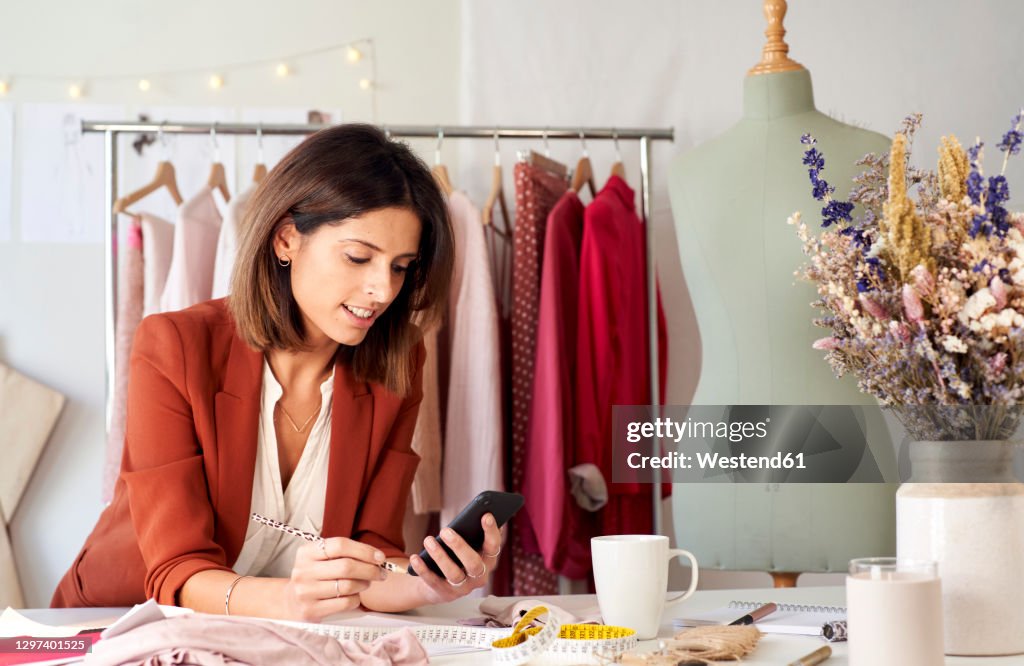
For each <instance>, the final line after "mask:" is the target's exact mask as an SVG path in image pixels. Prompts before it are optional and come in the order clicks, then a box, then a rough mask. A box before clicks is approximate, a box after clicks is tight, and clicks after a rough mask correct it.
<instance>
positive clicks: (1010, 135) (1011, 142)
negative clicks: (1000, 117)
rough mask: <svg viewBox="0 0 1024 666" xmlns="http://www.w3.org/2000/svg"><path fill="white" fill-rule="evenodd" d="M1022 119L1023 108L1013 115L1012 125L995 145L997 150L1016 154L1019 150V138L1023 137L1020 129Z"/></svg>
mask: <svg viewBox="0 0 1024 666" xmlns="http://www.w3.org/2000/svg"><path fill="white" fill-rule="evenodd" d="M1022 120H1024V109H1022V110H1021V112H1020V113H1018V114H1017V115H1016V116H1014V117H1013V121H1012V122H1013V126H1012V127H1011V128H1010V131H1009V132H1007V133H1006V134H1004V135H1003V142H1002V143H1000V144H999V145H998V146H996V147H997V148H999V150H1001V151H1003V152H1004V153H1007V154H1009V155H1016V154H1017V153H1019V152H1020V144H1021V139H1022V138H1024V137H1022V136H1021V131H1020V125H1021V121H1022Z"/></svg>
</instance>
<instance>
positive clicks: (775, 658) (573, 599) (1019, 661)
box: [22, 587, 1024, 666]
mask: <svg viewBox="0 0 1024 666" xmlns="http://www.w3.org/2000/svg"><path fill="white" fill-rule="evenodd" d="M845 596H846V595H845V590H844V588H842V587H797V588H790V589H783V590H772V589H755V590H704V591H700V592H697V593H696V594H694V595H693V597H691V598H690V599H689V600H688V601H687V602H685V603H684V604H683V609H684V612H686V613H694V612H702V611H709V610H714V609H716V608H720V607H722V606H725V605H727V604H728V603H729V602H730V601H732V600H733V599H736V600H740V601H779V602H787V603H798V604H826V605H830V606H842V605H844V604H845ZM541 600H542V601H551V602H552V603H555V604H558V605H560V606H562V607H563V608H565V609H567V610H569V611H572V610H575V609H581V608H585V607H588V606H593V605H595V604H596V603H597V600H596V598H595V597H594V596H593V595H572V596H562V597H543V598H542V599H541ZM479 601H480V600H479V599H460V600H459V601H455V602H452V603H450V604H444V605H440V606H428V607H425V608H422V609H419V610H416V611H412V612H411V613H409V615H412V616H428V617H439V618H451V619H453V620H454V619H458V618H465V617H475V616H478V615H479V614H480V613H479V611H478V605H479ZM125 610H127V609H120V611H114V610H113V609H103V608H88V609H87V608H82V609H68V610H51V609H39V610H25V611H22V612H23V613H24V614H25V615H26V616H28V617H30V618H32V619H34V620H37V621H39V622H43V623H50V624H61V623H72V622H84V621H89V620H103V619H110V618H112V617H117V616H118V615H119V614H120V612H123V611H125ZM677 612H678V611H677ZM1022 630H1024V628H1022ZM674 633H675V630H674V629H673V627H672V618H671V616H668V615H666V616H665V617H664V618H663V624H662V627H661V632H660V636H661V637H671V636H672V635H674ZM823 644H824V643H823V641H822V640H821V639H818V638H811V637H806V636H783V635H778V634H774V635H773V634H766V635H765V636H764V637H762V638H761V642H760V643H759V644H758V646H757V649H756V650H754V652H753V653H751V655H750V656H749V657H747V658H746V659H744V660H743V663H744V664H745V665H746V666H779V664H787V663H789V662H790V661H792V660H794V659H797V658H799V657H802V656H803V655H805V654H807V653H808V652H811V651H812V650H814V649H815V648H817V647H819V646H821V645H823ZM640 645H641V649H644V650H648V651H649V650H654V649H656V648H657V641H644V642H641V644H640ZM829 645H830V646H831V647H832V658H831V659H829V661H827V662H825V663H826V666H841V665H843V664H846V663H847V660H846V655H847V651H846V643H830V644H829ZM482 654H483V653H480V652H477V653H471V654H461V655H450V656H443V657H435V658H434V659H432V660H431V664H437V665H438V666H448V665H454V664H480V663H482V662H481V655H482ZM946 664H951V665H955V666H1008V665H1009V664H1013V665H1015V666H1024V655H1020V656H1013V657H986V658H982V657H947V658H946Z"/></svg>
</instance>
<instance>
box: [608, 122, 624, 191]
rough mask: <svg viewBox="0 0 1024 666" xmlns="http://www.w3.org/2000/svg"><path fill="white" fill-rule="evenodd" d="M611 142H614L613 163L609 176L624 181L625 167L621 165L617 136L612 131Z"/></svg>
mask: <svg viewBox="0 0 1024 666" xmlns="http://www.w3.org/2000/svg"><path fill="white" fill-rule="evenodd" d="M612 141H614V142H615V163H614V164H612V172H611V175H612V176H618V177H619V178H621V179H623V180H625V179H626V167H625V166H624V165H623V164H622V153H620V152H619V134H618V132H616V131H615V130H614V129H613V130H612Z"/></svg>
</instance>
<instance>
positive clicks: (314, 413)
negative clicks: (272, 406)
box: [277, 402, 320, 433]
mask: <svg viewBox="0 0 1024 666" xmlns="http://www.w3.org/2000/svg"><path fill="white" fill-rule="evenodd" d="M277 407H278V409H280V410H281V413H282V414H284V417H285V418H286V419H288V423H289V424H291V426H292V428H293V429H294V430H295V432H297V433H301V432H302V431H303V430H305V429H306V426H308V425H309V422H310V421H312V420H313V417H314V416H316V415H317V414H319V413H320V410H319V409H317V410H316V411H315V412H313V413H312V414H310V416H309V418H308V419H306V420H305V421H304V422H303V423H302V427H301V428H300V427H299V426H297V425H295V421H294V420H292V417H290V416H288V412H286V411H284V407H283V406H282V405H281V403H280V402H279V403H277Z"/></svg>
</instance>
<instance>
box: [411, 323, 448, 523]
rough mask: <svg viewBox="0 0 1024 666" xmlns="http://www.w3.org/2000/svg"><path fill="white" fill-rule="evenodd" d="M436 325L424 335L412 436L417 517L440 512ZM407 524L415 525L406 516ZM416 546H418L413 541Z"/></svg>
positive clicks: (414, 496)
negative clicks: (419, 392)
mask: <svg viewBox="0 0 1024 666" xmlns="http://www.w3.org/2000/svg"><path fill="white" fill-rule="evenodd" d="M437 336H438V326H437V325H436V324H435V325H433V326H431V327H430V328H429V329H428V330H427V331H426V332H424V334H423V345H424V346H425V347H426V349H427V357H426V359H425V360H424V361H423V402H421V403H420V413H419V415H418V416H417V417H416V430H414V431H413V433H412V450H413V452H414V453H416V454H417V455H419V457H420V464H419V465H417V466H416V476H415V477H413V480H412V490H411V493H410V498H411V500H412V508H413V511H414V512H415V513H416V514H419V515H423V514H425V513H430V512H432V511H440V510H441V398H440V390H441V388H440V385H439V384H438V379H437ZM406 521H407V522H415V521H416V519H415V518H414V517H413V516H410V515H408V514H406ZM415 543H419V541H416V542H415Z"/></svg>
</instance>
